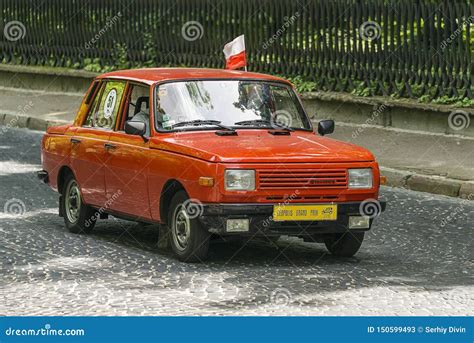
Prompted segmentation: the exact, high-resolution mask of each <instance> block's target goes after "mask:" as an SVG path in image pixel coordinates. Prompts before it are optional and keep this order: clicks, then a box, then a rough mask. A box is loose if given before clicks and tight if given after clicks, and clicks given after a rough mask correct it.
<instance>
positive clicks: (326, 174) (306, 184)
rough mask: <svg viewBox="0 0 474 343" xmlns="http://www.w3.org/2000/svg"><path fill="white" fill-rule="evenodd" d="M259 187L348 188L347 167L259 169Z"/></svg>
mask: <svg viewBox="0 0 474 343" xmlns="http://www.w3.org/2000/svg"><path fill="white" fill-rule="evenodd" d="M258 188H259V189H341V188H347V173H346V170H345V169H317V170H312V169H296V170H295V169H290V170H288V169H285V170H259V171H258Z"/></svg>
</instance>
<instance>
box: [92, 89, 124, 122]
mask: <svg viewBox="0 0 474 343" xmlns="http://www.w3.org/2000/svg"><path fill="white" fill-rule="evenodd" d="M125 84H126V83H125V82H123V81H107V82H104V83H103V84H102V86H101V89H100V90H99V91H98V92H97V93H96V96H95V98H94V101H93V103H92V106H91V107H90V112H89V115H88V116H87V119H86V122H85V126H89V127H97V128H102V129H113V128H114V126H115V120H116V119H117V114H118V110H119V107H120V102H121V101H122V97H123V92H124V90H125Z"/></svg>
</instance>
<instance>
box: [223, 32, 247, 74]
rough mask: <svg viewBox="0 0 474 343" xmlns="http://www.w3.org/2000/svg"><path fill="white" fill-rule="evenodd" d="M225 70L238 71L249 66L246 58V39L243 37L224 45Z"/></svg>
mask: <svg viewBox="0 0 474 343" xmlns="http://www.w3.org/2000/svg"><path fill="white" fill-rule="evenodd" d="M224 55H225V68H226V69H238V68H242V67H246V66H247V59H246V57H245V38H244V35H241V36H239V37H237V38H236V39H234V40H233V41H232V42H230V43H227V44H226V45H224Z"/></svg>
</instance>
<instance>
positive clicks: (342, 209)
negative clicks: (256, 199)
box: [199, 201, 386, 236]
mask: <svg viewBox="0 0 474 343" xmlns="http://www.w3.org/2000/svg"><path fill="white" fill-rule="evenodd" d="M361 204H362V202H349V203H337V206H338V207H337V213H338V214H337V220H333V221H273V220H272V215H273V206H274V205H278V204H245V203H244V204H207V205H203V211H202V215H201V216H200V217H199V220H200V222H201V224H202V225H203V226H204V227H205V228H207V229H208V231H209V232H212V233H216V234H219V235H251V236H254V235H259V234H261V235H265V236H269V235H270V236H271V235H275V236H277V235H296V236H314V235H318V234H327V233H343V232H346V231H347V230H348V226H349V216H351V215H354V216H361V210H360V209H361ZM378 204H380V207H379V209H380V211H379V212H380V213H381V212H383V211H385V208H386V202H385V201H378ZM378 214H379V213H378ZM378 214H377V215H378ZM371 217H372V216H371ZM375 217H376V216H373V218H371V219H370V226H369V228H366V229H351V231H367V230H370V227H371V226H372V222H373V219H374V218H375ZM227 219H249V225H250V227H249V231H248V232H236V233H234V232H227V231H226V221H227Z"/></svg>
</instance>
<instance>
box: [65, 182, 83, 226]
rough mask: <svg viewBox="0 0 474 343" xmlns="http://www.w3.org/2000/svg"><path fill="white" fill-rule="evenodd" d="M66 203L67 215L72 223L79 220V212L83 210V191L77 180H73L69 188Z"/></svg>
mask: <svg viewBox="0 0 474 343" xmlns="http://www.w3.org/2000/svg"><path fill="white" fill-rule="evenodd" d="M64 196H65V197H66V199H65V204H66V216H67V219H68V220H69V221H70V222H71V223H75V222H77V220H78V219H79V213H80V211H81V202H82V201H81V192H80V191H79V186H78V185H77V182H76V181H75V180H72V181H71V182H70V183H69V185H68V187H67V189H66V194H65V195H64Z"/></svg>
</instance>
